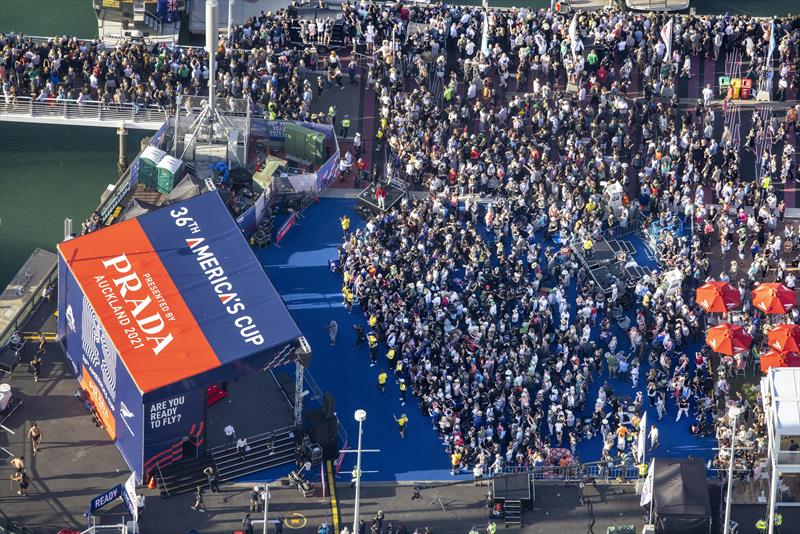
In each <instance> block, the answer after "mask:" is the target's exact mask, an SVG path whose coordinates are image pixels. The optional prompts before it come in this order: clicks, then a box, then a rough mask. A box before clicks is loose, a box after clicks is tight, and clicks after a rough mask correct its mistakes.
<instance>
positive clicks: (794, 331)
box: [767, 324, 800, 352]
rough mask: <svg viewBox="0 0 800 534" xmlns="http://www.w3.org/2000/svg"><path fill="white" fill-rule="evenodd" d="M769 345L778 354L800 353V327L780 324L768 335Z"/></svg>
mask: <svg viewBox="0 0 800 534" xmlns="http://www.w3.org/2000/svg"><path fill="white" fill-rule="evenodd" d="M767 345H769V346H770V348H773V349H775V350H776V351H778V352H800V325H796V324H779V325H778V326H776V327H775V328H773V329H772V330H770V331H769V332H768V333H767Z"/></svg>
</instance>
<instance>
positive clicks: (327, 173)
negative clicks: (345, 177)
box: [316, 150, 340, 193]
mask: <svg viewBox="0 0 800 534" xmlns="http://www.w3.org/2000/svg"><path fill="white" fill-rule="evenodd" d="M339 156H340V153H339V151H338V150H337V151H336V153H335V154H334V155H333V156H331V158H330V159H329V160H328V161H326V162H325V163H323V164H322V166H321V167H320V168H319V169H317V186H316V187H317V193H320V192H321V191H323V190H325V188H327V187H328V186H329V185H330V183H331V182H332V181H333V177H334V176H336V169H337V168H338V167H339Z"/></svg>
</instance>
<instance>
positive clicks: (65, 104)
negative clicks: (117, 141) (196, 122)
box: [0, 96, 170, 124]
mask: <svg viewBox="0 0 800 534" xmlns="http://www.w3.org/2000/svg"><path fill="white" fill-rule="evenodd" d="M4 115H6V116H7V115H27V116H31V117H53V118H63V119H85V120H96V121H100V122H114V123H119V122H122V123H134V124H136V123H146V122H150V123H161V122H164V121H165V120H166V119H167V117H169V116H170V112H169V110H168V109H164V108H162V107H161V106H154V105H139V104H134V103H125V104H113V103H112V104H106V103H104V102H100V101H97V100H83V101H81V102H79V101H78V100H74V99H68V98H62V99H59V98H52V97H49V98H44V99H40V98H33V97H30V96H15V97H12V96H6V97H0V117H2V116H4Z"/></svg>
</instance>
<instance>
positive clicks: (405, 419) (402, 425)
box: [394, 414, 408, 438]
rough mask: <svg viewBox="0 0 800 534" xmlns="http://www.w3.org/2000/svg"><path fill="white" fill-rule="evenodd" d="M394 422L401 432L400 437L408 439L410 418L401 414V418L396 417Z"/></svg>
mask: <svg viewBox="0 0 800 534" xmlns="http://www.w3.org/2000/svg"><path fill="white" fill-rule="evenodd" d="M394 420H395V422H396V423H397V429H398V430H399V431H400V437H401V438H405V437H406V425H407V424H408V417H406V414H400V417H397V416H396V415H395V416H394Z"/></svg>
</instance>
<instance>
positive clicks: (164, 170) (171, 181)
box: [156, 156, 183, 195]
mask: <svg viewBox="0 0 800 534" xmlns="http://www.w3.org/2000/svg"><path fill="white" fill-rule="evenodd" d="M157 168H158V179H157V183H156V191H158V192H159V193H161V194H162V195H166V194H169V192H170V191H172V189H173V188H174V187H175V186H176V185H177V184H178V182H180V181H181V178H183V176H182V170H183V161H181V160H179V159H178V158H173V157H172V156H164V157H163V158H162V159H161V161H160V162H159V163H158V167H157Z"/></svg>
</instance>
